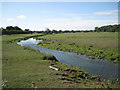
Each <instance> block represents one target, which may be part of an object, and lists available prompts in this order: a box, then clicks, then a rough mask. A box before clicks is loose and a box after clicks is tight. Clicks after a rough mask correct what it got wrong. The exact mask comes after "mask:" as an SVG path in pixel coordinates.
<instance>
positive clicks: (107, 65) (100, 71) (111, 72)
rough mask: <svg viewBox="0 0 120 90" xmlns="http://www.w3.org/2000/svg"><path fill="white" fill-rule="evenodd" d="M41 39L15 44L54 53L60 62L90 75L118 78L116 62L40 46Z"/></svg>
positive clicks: (31, 39)
mask: <svg viewBox="0 0 120 90" xmlns="http://www.w3.org/2000/svg"><path fill="white" fill-rule="evenodd" d="M41 41H42V40H35V39H33V38H30V39H27V40H21V41H20V42H17V44H19V45H21V46H29V47H31V48H34V49H36V50H39V51H40V52H44V53H46V54H51V55H54V56H55V57H56V59H57V60H58V61H60V62H61V63H65V64H67V65H72V66H78V67H80V68H82V69H83V70H85V71H86V72H88V73H89V74H91V75H100V77H102V78H107V79H110V78H118V66H120V65H118V64H115V63H112V62H108V61H107V60H98V59H95V60H91V59H89V58H88V57H87V56H85V55H77V54H75V53H71V52H63V51H58V50H52V49H46V48H42V47H39V46H37V44H38V43H39V42H41ZM119 68H120V67H119Z"/></svg>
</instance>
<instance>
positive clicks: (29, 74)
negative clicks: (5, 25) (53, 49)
mask: <svg viewBox="0 0 120 90" xmlns="http://www.w3.org/2000/svg"><path fill="white" fill-rule="evenodd" d="M26 36H27V35H25V36H21V35H20V36H18V35H5V36H4V35H3V43H2V44H3V50H2V52H3V58H2V68H3V69H2V72H3V83H4V84H5V85H4V86H3V87H5V88H32V87H37V88H108V87H111V88H117V87H118V86H119V85H118V81H116V80H114V81H110V80H105V81H104V80H102V79H99V78H98V79H95V76H91V75H88V74H87V73H86V72H84V71H83V70H81V69H80V68H78V67H72V66H68V65H65V64H63V63H60V62H57V61H54V60H52V61H51V60H50V58H53V56H52V55H47V54H45V53H40V52H39V51H37V50H34V49H31V48H29V47H23V46H19V45H17V44H16V42H17V38H19V37H21V39H22V38H24V37H26ZM28 36H29V35H28ZM14 39H16V40H14ZM11 40H12V42H11ZM8 41H9V42H8ZM45 57H47V58H45ZM54 59H55V58H54ZM49 66H54V67H58V68H59V69H60V70H59V71H56V70H52V69H51V68H49ZM33 84H34V85H33Z"/></svg>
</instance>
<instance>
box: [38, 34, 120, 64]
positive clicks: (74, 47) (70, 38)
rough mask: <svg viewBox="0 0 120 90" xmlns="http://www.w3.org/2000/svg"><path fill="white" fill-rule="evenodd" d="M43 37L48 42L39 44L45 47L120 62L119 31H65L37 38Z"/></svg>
mask: <svg viewBox="0 0 120 90" xmlns="http://www.w3.org/2000/svg"><path fill="white" fill-rule="evenodd" d="M41 38H43V39H44V40H46V42H43V43H39V44H38V45H39V46H42V47H45V48H50V49H56V50H61V51H67V52H74V53H77V54H85V55H87V56H88V57H89V58H91V59H94V58H95V57H97V58H98V59H107V60H108V61H112V62H114V63H120V61H119V56H118V33H117V32H115V33H112V32H99V33H98V32H89V33H84V32H83V33H64V34H52V35H46V36H43V37H39V38H38V37H37V39H41Z"/></svg>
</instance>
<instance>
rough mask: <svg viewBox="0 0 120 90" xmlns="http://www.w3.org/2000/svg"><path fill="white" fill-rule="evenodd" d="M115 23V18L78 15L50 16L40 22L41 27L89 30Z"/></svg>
mask: <svg viewBox="0 0 120 90" xmlns="http://www.w3.org/2000/svg"><path fill="white" fill-rule="evenodd" d="M111 24H117V20H85V19H82V18H80V17H76V18H50V19H47V20H46V22H44V24H41V27H40V28H41V29H43V30H44V29H45V28H49V29H57V30H60V29H62V30H68V29H69V30H72V29H73V30H87V29H88V30H90V29H94V27H96V26H103V25H111Z"/></svg>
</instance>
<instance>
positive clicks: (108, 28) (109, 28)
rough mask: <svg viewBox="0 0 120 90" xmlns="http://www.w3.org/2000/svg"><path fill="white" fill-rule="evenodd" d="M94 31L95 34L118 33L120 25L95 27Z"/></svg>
mask: <svg viewBox="0 0 120 90" xmlns="http://www.w3.org/2000/svg"><path fill="white" fill-rule="evenodd" d="M94 31H95V32H119V31H120V24H118V25H107V26H102V27H95V30H94Z"/></svg>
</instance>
